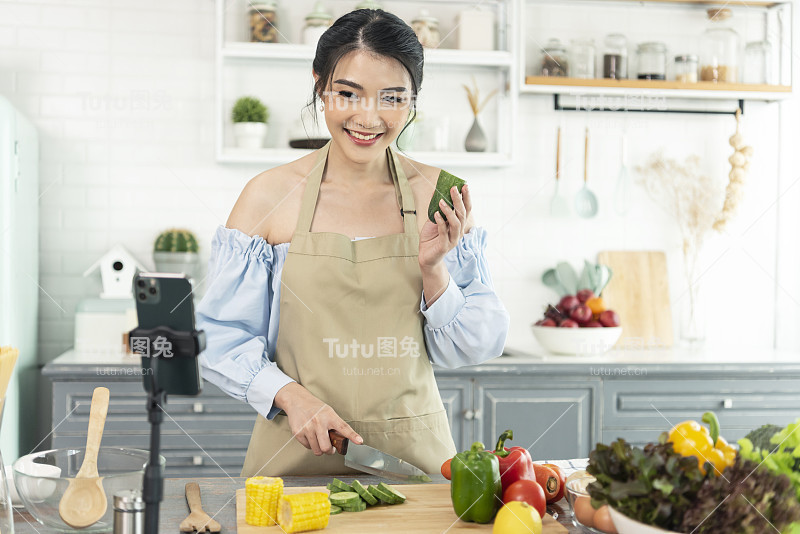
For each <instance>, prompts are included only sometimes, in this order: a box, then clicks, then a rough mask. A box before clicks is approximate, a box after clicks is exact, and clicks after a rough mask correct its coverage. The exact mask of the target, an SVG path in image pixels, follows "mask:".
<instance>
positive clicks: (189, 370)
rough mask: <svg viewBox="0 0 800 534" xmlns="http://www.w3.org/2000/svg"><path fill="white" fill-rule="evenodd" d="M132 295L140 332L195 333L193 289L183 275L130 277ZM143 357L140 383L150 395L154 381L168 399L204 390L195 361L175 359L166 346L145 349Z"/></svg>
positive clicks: (140, 274)
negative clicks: (167, 329)
mask: <svg viewBox="0 0 800 534" xmlns="http://www.w3.org/2000/svg"><path fill="white" fill-rule="evenodd" d="M133 295H134V298H135V299H136V315H137V317H138V319H139V328H144V329H149V328H157V327H159V326H166V327H169V328H172V329H173V330H176V331H181V332H191V331H193V330H194V328H195V325H194V299H193V296H192V285H191V283H190V282H189V279H188V278H187V277H186V275H185V274H183V273H145V272H139V273H136V275H135V276H134V277H133ZM147 350H148V352H147V353H146V354H148V355H143V356H142V381H143V383H144V388H145V390H146V391H150V390H151V389H152V385H153V379H154V377H155V378H156V379H157V381H158V387H159V388H160V389H162V390H164V391H165V392H166V393H167V394H170V395H199V394H200V392H201V391H202V388H203V379H202V377H201V376H200V362H199V359H198V358H196V357H194V358H193V357H185V356H176V355H175V354H174V353H171V352H170V350H169V346H166V347H165V346H156V345H152V346H148V347H147Z"/></svg>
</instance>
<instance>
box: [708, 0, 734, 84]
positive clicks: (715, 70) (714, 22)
mask: <svg viewBox="0 0 800 534" xmlns="http://www.w3.org/2000/svg"><path fill="white" fill-rule="evenodd" d="M707 13H708V20H709V22H708V28H707V29H706V31H705V33H704V34H703V38H702V39H701V40H700V80H701V81H704V82H723V83H735V82H738V81H739V63H740V61H739V56H740V51H739V50H740V47H741V39H740V38H739V34H738V33H736V31H735V30H734V29H733V28H731V27H730V24H729V23H728V22H727V21H728V20H729V19H730V18H731V16H732V12H731V10H730V9H727V8H721V9H718V8H714V9H709V10H708V11H707Z"/></svg>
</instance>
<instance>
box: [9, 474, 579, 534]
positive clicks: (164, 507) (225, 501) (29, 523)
mask: <svg viewBox="0 0 800 534" xmlns="http://www.w3.org/2000/svg"><path fill="white" fill-rule="evenodd" d="M357 478H358V480H360V481H362V482H364V483H367V484H377V483H378V482H380V481H381V480H383V479H380V478H378V477H374V476H370V475H364V476H359V477H357ZM342 480H344V481H346V482H349V481H351V480H352V477H342ZM244 481H245V479H244V478H241V477H235V478H172V479H167V480H166V481H165V484H164V500H163V501H162V503H161V511H160V517H159V532H177V531H178V525H179V524H180V522H181V521H182V520H183V519H185V518H186V516H187V515H189V508H188V506H187V505H186V498H185V497H184V487H185V486H186V483H187V482H197V483H198V484H199V485H200V493H201V496H202V499H203V509H204V510H205V511H206V512H208V514H209V515H210V516H212V517H213V518H214V519H216V520H217V521H219V523H220V524H221V525H222V532H236V503H235V499H234V497H235V491H236V490H237V489H239V488H243V487H244ZM283 481H284V485H286V486H324V485H325V484H327V483H328V482H330V481H331V477H284V478H283ZM434 483H447V481H446V480H445V479H444V478H442V477H441V475H439V476H438V477H437V478H435V479H434ZM392 484H395V483H394V482H392ZM554 509H555V510H560V512H559V517H558V521H559V523H561V524H562V525H564V526H566V527H567V529H568V530H569V532H571V533H572V532H579V530H578V529H577V528H576V527H575V526H573V525H572V513H571V512H570V511H569V505H568V504H567V501H566V500H565V499H562V500H561V501H559V502H558V503H556V504H555V507H554ZM14 531H15V532H16V533H17V534H41V533H44V532H50V530H49V529H45V528H44V527H42V526H41V525H39V523H37V522H36V521H35V520H34V519H33V518H32V517H31V516H30V515H29V514H27V513H25V512H20V511H15V513H14ZM322 532H324V531H322ZM362 534H367V533H362Z"/></svg>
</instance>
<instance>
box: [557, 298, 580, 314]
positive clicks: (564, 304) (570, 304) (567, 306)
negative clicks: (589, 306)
mask: <svg viewBox="0 0 800 534" xmlns="http://www.w3.org/2000/svg"><path fill="white" fill-rule="evenodd" d="M580 303H581V301H579V300H578V297H576V296H575V295H564V296H563V297H561V302H559V303H558V305H559V306H561V308H562V310H564V311H565V312H567V313H569V312H571V311H572V308H574V307H575V306H577V305H579V304H580Z"/></svg>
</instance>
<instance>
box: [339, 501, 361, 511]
mask: <svg viewBox="0 0 800 534" xmlns="http://www.w3.org/2000/svg"><path fill="white" fill-rule="evenodd" d="M366 509H367V503H365V502H364V501H361V500H359V501H358V503H356V504H353V505H348V506H342V510H344V511H345V512H363V511H364V510H366Z"/></svg>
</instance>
